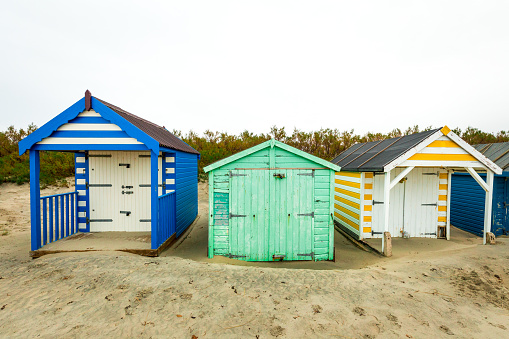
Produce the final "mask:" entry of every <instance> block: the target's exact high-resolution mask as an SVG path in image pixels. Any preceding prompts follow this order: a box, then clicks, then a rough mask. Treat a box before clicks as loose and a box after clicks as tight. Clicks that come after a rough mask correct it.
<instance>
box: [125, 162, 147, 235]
mask: <svg viewBox="0 0 509 339" xmlns="http://www.w3.org/2000/svg"><path fill="white" fill-rule="evenodd" d="M123 154H124V162H125V163H126V164H129V168H127V169H126V170H125V176H124V179H123V189H122V192H123V194H122V201H123V209H122V210H121V211H120V214H121V215H122V218H123V223H124V227H125V229H124V230H125V231H128V232H147V231H150V229H151V219H150V218H151V209H150V200H151V199H150V153H148V152H124V153H123Z"/></svg>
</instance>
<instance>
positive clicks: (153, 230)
mask: <svg viewBox="0 0 509 339" xmlns="http://www.w3.org/2000/svg"><path fill="white" fill-rule="evenodd" d="M158 153H159V152H157V153H155V152H154V151H153V150H152V151H151V152H150V240H151V243H150V245H151V248H152V249H153V250H155V249H157V248H158V247H159V239H158V236H159V232H158V228H159V225H158V221H159V220H158V219H159V218H158V215H157V207H158V205H159V197H158V194H157V193H158V190H159V186H158V184H159V181H158V172H157V170H158V156H159V154H158ZM165 240H166V239H165Z"/></svg>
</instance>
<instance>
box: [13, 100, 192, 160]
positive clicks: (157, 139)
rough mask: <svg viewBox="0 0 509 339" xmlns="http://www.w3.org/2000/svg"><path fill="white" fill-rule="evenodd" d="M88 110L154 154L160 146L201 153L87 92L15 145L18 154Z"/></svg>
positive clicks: (169, 133)
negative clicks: (118, 128)
mask: <svg viewBox="0 0 509 339" xmlns="http://www.w3.org/2000/svg"><path fill="white" fill-rule="evenodd" d="M87 109H93V110H94V111H95V112H97V113H99V114H100V115H101V116H102V117H103V118H104V119H106V120H109V121H110V122H111V123H113V124H116V125H118V126H119V127H120V128H121V129H122V131H124V132H125V133H127V135H129V136H130V137H132V138H135V139H137V140H138V141H140V142H141V143H143V144H144V145H145V146H146V147H147V148H148V149H150V150H153V151H154V152H158V151H159V146H162V147H165V148H169V149H174V150H178V151H182V152H186V153H193V154H200V153H199V152H198V151H196V150H195V149H194V148H192V147H191V146H189V145H188V144H187V143H185V142H184V141H182V140H181V139H179V138H178V137H176V136H175V135H173V134H172V133H171V132H169V131H168V130H167V129H166V128H164V127H161V126H158V125H156V124H154V123H152V122H150V121H147V120H145V119H142V118H140V117H138V116H136V115H134V114H131V113H129V112H126V111H124V110H123V109H121V108H119V107H117V106H114V105H112V104H110V103H107V102H106V101H103V100H101V99H98V98H95V97H92V96H91V94H90V92H89V91H87V92H86V93H85V97H83V98H82V99H80V100H78V101H77V102H76V103H75V104H74V105H72V106H71V107H69V108H68V109H66V110H65V111H64V112H62V113H60V114H59V115H57V116H56V117H54V118H53V119H51V120H50V121H49V122H47V123H46V124H44V125H43V126H41V127H40V128H39V129H37V130H36V131H34V132H33V133H31V134H30V135H28V136H27V137H26V138H24V139H23V140H21V141H20V142H19V144H18V147H19V154H20V155H21V154H23V153H25V152H26V151H27V150H29V149H31V148H32V147H33V146H34V145H35V144H37V143H38V142H40V141H41V140H43V139H44V138H47V137H49V136H50V135H52V133H53V132H55V131H56V130H57V129H58V128H59V127H60V126H62V125H64V124H66V123H68V122H69V121H71V120H73V119H75V118H76V117H77V116H78V114H80V113H81V112H83V111H85V110H87ZM128 147H129V146H127V145H126V148H128ZM55 150H56V149H55Z"/></svg>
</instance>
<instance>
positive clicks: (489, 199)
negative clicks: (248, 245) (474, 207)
mask: <svg viewBox="0 0 509 339" xmlns="http://www.w3.org/2000/svg"><path fill="white" fill-rule="evenodd" d="M486 184H487V185H488V190H487V191H486V202H485V205H484V233H483V238H482V240H483V244H484V245H486V235H487V233H488V232H491V208H492V206H493V172H492V171H490V170H488V171H487V173H486Z"/></svg>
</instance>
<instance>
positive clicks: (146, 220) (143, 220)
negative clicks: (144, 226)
mask: <svg viewBox="0 0 509 339" xmlns="http://www.w3.org/2000/svg"><path fill="white" fill-rule="evenodd" d="M151 221H152V220H151V219H140V222H151Z"/></svg>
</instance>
